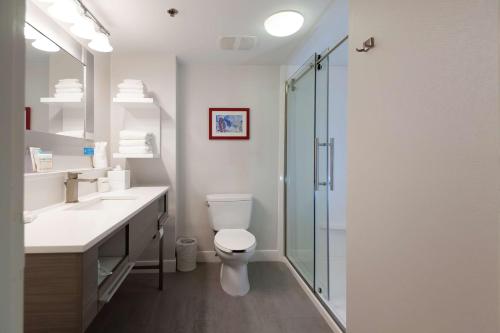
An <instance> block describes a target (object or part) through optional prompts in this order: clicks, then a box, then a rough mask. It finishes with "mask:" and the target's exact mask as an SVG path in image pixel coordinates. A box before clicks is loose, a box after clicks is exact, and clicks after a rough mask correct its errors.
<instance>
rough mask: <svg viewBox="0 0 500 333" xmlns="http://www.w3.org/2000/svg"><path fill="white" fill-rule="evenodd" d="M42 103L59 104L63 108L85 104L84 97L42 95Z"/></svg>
mask: <svg viewBox="0 0 500 333" xmlns="http://www.w3.org/2000/svg"><path fill="white" fill-rule="evenodd" d="M40 102H41V103H46V104H52V105H57V106H59V107H61V108H64V109H65V108H78V107H82V106H83V101H82V98H56V97H42V98H40Z"/></svg>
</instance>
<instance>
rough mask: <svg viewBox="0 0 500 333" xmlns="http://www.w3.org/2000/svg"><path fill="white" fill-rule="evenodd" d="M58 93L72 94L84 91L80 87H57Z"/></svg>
mask: <svg viewBox="0 0 500 333" xmlns="http://www.w3.org/2000/svg"><path fill="white" fill-rule="evenodd" d="M56 93H58V94H72V93H77V94H80V93H83V92H82V89H80V88H56Z"/></svg>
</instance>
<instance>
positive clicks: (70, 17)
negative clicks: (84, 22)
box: [48, 0, 82, 23]
mask: <svg viewBox="0 0 500 333" xmlns="http://www.w3.org/2000/svg"><path fill="white" fill-rule="evenodd" d="M80 9H81V8H79V7H78V6H77V4H76V3H75V2H74V0H56V1H55V2H54V3H53V4H52V5H50V7H49V8H48V11H49V14H50V15H51V16H52V17H54V18H56V19H58V20H59V21H62V22H65V23H76V22H77V21H78V20H79V19H80V17H81V15H82V11H81V10H80Z"/></svg>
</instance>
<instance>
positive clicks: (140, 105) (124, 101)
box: [113, 97, 160, 110]
mask: <svg viewBox="0 0 500 333" xmlns="http://www.w3.org/2000/svg"><path fill="white" fill-rule="evenodd" d="M113 103H116V104H118V105H120V106H122V107H124V108H129V109H143V110H159V109H160V107H159V106H158V104H156V103H155V101H154V99H153V98H150V97H148V98H116V97H115V98H113Z"/></svg>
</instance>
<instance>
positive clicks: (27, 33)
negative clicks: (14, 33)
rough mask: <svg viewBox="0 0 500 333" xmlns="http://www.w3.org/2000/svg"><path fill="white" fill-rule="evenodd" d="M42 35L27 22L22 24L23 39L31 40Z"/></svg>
mask: <svg viewBox="0 0 500 333" xmlns="http://www.w3.org/2000/svg"><path fill="white" fill-rule="evenodd" d="M41 36H42V35H41V34H40V33H39V32H38V31H36V30H35V28H33V27H32V26H31V25H29V24H25V25H24V38H25V39H31V40H35V39H38V38H40V37H41Z"/></svg>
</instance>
